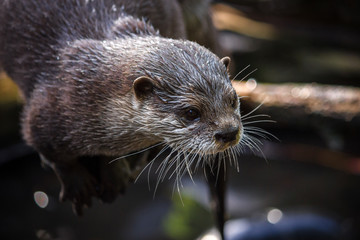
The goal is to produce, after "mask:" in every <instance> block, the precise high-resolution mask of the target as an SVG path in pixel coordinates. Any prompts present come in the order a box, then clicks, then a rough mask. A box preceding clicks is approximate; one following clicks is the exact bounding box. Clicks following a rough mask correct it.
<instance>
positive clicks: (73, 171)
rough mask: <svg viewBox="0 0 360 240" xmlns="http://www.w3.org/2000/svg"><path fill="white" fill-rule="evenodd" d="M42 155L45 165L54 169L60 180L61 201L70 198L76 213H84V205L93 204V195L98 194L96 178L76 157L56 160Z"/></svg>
mask: <svg viewBox="0 0 360 240" xmlns="http://www.w3.org/2000/svg"><path fill="white" fill-rule="evenodd" d="M40 157H41V160H42V162H43V163H44V164H45V165H47V166H49V167H51V168H52V169H53V170H54V172H55V174H56V176H57V177H58V179H59V181H60V184H61V192H60V201H66V200H70V201H71V202H72V206H73V211H74V212H75V214H77V215H82V213H83V207H84V206H91V197H92V196H97V191H96V190H97V186H98V182H97V180H96V178H95V177H94V176H93V175H92V174H91V173H90V172H89V171H88V169H87V168H86V167H84V166H83V165H82V164H81V163H80V162H79V161H78V159H76V158H73V159H69V158H67V160H66V162H60V161H57V162H54V161H49V160H48V159H50V158H46V157H45V156H44V155H42V154H40Z"/></svg>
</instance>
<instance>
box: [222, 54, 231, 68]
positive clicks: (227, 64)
mask: <svg viewBox="0 0 360 240" xmlns="http://www.w3.org/2000/svg"><path fill="white" fill-rule="evenodd" d="M220 62H222V63H223V64H224V65H225V67H226V69H227V70H229V65H230V62H231V60H230V58H229V57H223V58H222V59H221V60H220Z"/></svg>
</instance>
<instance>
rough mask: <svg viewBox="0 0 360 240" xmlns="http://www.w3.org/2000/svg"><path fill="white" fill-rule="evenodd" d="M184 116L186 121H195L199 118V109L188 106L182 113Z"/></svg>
mask: <svg viewBox="0 0 360 240" xmlns="http://www.w3.org/2000/svg"><path fill="white" fill-rule="evenodd" d="M184 118H185V119H186V120H187V121H191V122H193V121H195V120H198V119H199V118H200V112H199V110H197V109H195V108H189V109H187V110H186V111H185V113H184Z"/></svg>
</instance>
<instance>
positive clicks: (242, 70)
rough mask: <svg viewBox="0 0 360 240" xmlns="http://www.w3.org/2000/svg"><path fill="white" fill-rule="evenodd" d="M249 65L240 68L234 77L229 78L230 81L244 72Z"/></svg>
mask: <svg viewBox="0 0 360 240" xmlns="http://www.w3.org/2000/svg"><path fill="white" fill-rule="evenodd" d="M249 67H250V64H249V65H247V66H246V67H244V68H243V69H241V70H240V71H239V72H238V73H237V74H236V75H235V77H233V78H232V79H231V82H233V81H234V80H235V79H236V78H237V77H238V76H239V75H240V74H241V73H242V72H244V71H245V70H246V69H248V68H249Z"/></svg>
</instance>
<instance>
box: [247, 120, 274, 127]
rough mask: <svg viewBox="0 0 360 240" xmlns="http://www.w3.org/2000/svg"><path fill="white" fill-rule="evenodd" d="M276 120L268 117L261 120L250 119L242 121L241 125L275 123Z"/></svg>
mask: <svg viewBox="0 0 360 240" xmlns="http://www.w3.org/2000/svg"><path fill="white" fill-rule="evenodd" d="M275 122H276V121H274V120H269V119H262V120H255V121H250V122H244V123H243V126H246V125H250V124H254V123H275Z"/></svg>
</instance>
